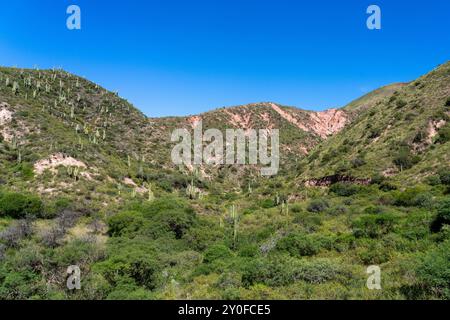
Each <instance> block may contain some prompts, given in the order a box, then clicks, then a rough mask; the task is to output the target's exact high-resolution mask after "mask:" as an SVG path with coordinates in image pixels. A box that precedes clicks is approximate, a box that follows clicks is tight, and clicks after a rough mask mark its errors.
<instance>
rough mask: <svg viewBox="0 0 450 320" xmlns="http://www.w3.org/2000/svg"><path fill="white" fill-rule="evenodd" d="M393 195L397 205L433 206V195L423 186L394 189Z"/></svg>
mask: <svg viewBox="0 0 450 320" xmlns="http://www.w3.org/2000/svg"><path fill="white" fill-rule="evenodd" d="M393 196H394V205H396V206H404V207H414V206H415V207H422V208H431V206H432V204H433V196H432V195H431V194H430V193H429V192H427V191H425V190H424V189H423V188H421V187H414V188H409V189H406V190H405V191H393Z"/></svg>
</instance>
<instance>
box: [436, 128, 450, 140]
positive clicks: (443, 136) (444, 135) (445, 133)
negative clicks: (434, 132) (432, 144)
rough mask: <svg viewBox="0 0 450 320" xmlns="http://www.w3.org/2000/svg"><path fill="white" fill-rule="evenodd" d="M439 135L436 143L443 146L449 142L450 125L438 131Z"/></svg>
mask: <svg viewBox="0 0 450 320" xmlns="http://www.w3.org/2000/svg"><path fill="white" fill-rule="evenodd" d="M438 133H439V135H438V137H437V139H436V142H437V143H440V144H444V143H447V142H449V141H450V125H448V124H447V125H445V126H444V127H442V128H440V129H439V131H438Z"/></svg>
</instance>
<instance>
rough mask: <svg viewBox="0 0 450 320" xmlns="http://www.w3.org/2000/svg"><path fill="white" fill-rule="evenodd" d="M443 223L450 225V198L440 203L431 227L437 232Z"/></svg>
mask: <svg viewBox="0 0 450 320" xmlns="http://www.w3.org/2000/svg"><path fill="white" fill-rule="evenodd" d="M444 225H450V198H449V199H446V200H444V201H443V202H442V203H441V204H440V206H439V208H438V211H437V216H436V218H435V219H434V221H433V223H432V225H431V229H432V231H434V232H439V231H441V229H442V227H443V226H444Z"/></svg>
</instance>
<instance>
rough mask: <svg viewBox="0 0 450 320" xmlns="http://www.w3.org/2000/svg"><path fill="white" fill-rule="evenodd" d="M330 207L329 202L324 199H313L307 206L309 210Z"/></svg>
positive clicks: (313, 210)
mask: <svg viewBox="0 0 450 320" xmlns="http://www.w3.org/2000/svg"><path fill="white" fill-rule="evenodd" d="M329 207H330V204H329V203H328V202H327V201H326V200H324V199H315V200H312V201H311V202H310V203H309V204H308V207H307V210H308V211H309V212H314V213H318V212H323V211H325V210H326V209H328V208H329Z"/></svg>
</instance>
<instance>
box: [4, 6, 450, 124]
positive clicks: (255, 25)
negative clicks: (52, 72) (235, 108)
mask: <svg viewBox="0 0 450 320" xmlns="http://www.w3.org/2000/svg"><path fill="white" fill-rule="evenodd" d="M70 4H77V5H79V6H80V7H81V10H82V30H80V31H69V30H67V28H66V18H67V14H66V8H67V7H68V5H70ZM370 4H378V5H379V6H380V7H381V9H382V30H381V31H370V30H368V29H367V28H366V18H367V15H366V8H367V7H368V6H369V5H370ZM449 14H450V1H448V0H427V1H419V0H370V1H366V0H345V1H344V0H339V1H338V0H334V1H332V0H328V1H326V0H315V1H301V0H291V1H288V0H271V1H266V0H189V1H188V0H183V1H181V0H160V1H155V0H145V1H144V0H141V1H136V0H128V1H116V0H114V1H112V0H111V1H106V0H71V1H66V0H58V1H55V0H39V1H38V0H35V1H30V0H26V1H25V0H14V1H8V2H3V3H2V5H1V10H0V65H4V66H13V65H17V66H19V67H33V66H34V65H38V66H39V67H40V68H50V67H52V66H62V67H63V68H64V69H66V70H68V71H70V72H73V73H76V74H78V75H82V76H85V77H87V78H89V79H90V80H93V81H95V82H98V83H100V84H101V85H103V86H105V87H106V88H108V89H110V90H117V91H119V93H120V95H121V96H122V97H124V98H127V99H128V100H129V101H131V102H132V103H133V104H134V105H135V106H136V107H138V108H139V109H141V110H142V111H143V112H144V113H146V114H147V115H148V116H164V115H187V114H195V113H199V112H202V111H207V110H210V109H213V108H217V107H222V106H230V105H239V104H245V103H250V102H259V101H275V102H279V103H282V104H285V105H293V106H297V107H301V108H306V109H314V110H321V109H325V108H329V107H336V106H342V105H344V104H346V103H347V102H349V101H350V100H352V99H354V98H357V97H359V96H361V95H362V94H364V93H365V92H367V91H369V90H372V89H375V88H377V87H379V86H381V85H385V84H388V83H392V82H399V81H409V80H412V79H414V78H416V77H418V76H419V75H421V74H423V73H426V72H427V71H429V70H431V69H433V68H434V67H435V66H436V65H438V64H440V63H443V62H445V61H447V60H449V59H450V23H449V22H448V18H449Z"/></svg>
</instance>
